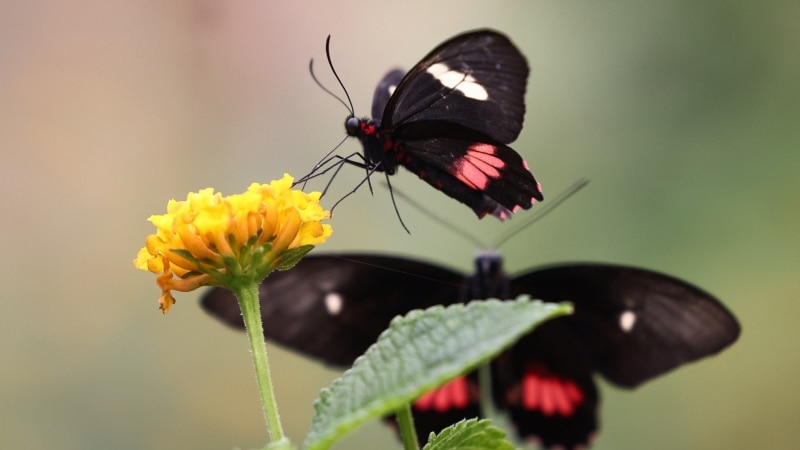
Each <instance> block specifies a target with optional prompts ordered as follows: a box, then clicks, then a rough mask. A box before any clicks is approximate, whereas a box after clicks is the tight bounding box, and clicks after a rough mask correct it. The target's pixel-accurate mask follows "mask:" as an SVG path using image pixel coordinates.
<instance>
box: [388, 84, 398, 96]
mask: <svg viewBox="0 0 800 450" xmlns="http://www.w3.org/2000/svg"><path fill="white" fill-rule="evenodd" d="M395 89H397V86H395V85H391V86H389V95H392V94H394V91H395Z"/></svg>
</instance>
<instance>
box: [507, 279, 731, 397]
mask: <svg viewBox="0 0 800 450" xmlns="http://www.w3.org/2000/svg"><path fill="white" fill-rule="evenodd" d="M511 290H512V294H514V295H517V294H521V293H528V294H531V295H532V296H533V297H534V298H540V299H542V300H545V301H562V300H567V301H570V302H572V303H573V304H574V305H575V313H574V315H572V316H570V317H566V318H564V319H563V320H564V322H566V323H568V324H569V325H570V326H571V328H572V330H573V332H574V333H575V335H576V336H578V337H579V338H581V340H582V341H583V344H584V346H585V347H586V349H587V350H586V351H587V352H588V354H589V358H590V359H591V362H592V365H593V367H594V368H595V369H596V370H597V371H599V372H600V373H602V374H603V375H604V376H605V377H606V378H608V379H609V380H610V381H612V382H614V383H616V384H618V385H621V386H625V387H635V386H637V385H638V384H640V383H642V382H644V381H646V380H648V379H650V378H652V377H655V376H657V375H660V374H662V373H664V372H667V371H669V370H671V369H673V368H675V367H677V366H679V365H681V364H684V363H688V362H691V361H695V360H697V359H699V358H702V357H705V356H708V355H711V354H714V353H717V352H719V351H721V350H722V349H724V348H725V347H727V346H728V345H730V344H731V343H732V342H734V341H735V340H736V339H737V337H738V336H739V331H740V328H739V324H738V323H737V321H736V319H735V317H734V316H733V315H732V314H731V313H730V312H729V311H728V310H727V309H726V308H725V307H724V306H723V305H722V304H721V303H720V302H719V301H718V300H717V299H715V298H714V297H712V296H711V295H709V294H708V293H706V292H704V291H702V290H700V289H699V288H697V287H695V286H692V285H691V284H689V283H686V282H684V281H682V280H678V279H677V278H673V277H671V276H668V275H663V274H660V273H656V272H653V271H649V270H644V269H637V268H633V267H625V266H615V265H607V264H580V265H563V266H552V267H548V268H541V269H536V270H533V271H531V272H529V273H527V274H525V275H522V276H519V277H516V278H514V279H513V281H512V284H511Z"/></svg>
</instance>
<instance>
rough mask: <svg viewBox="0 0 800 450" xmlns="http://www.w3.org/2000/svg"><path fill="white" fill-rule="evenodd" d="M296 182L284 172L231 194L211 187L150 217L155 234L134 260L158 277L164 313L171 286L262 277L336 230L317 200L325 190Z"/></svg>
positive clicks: (184, 289)
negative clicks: (300, 187) (297, 187)
mask: <svg viewBox="0 0 800 450" xmlns="http://www.w3.org/2000/svg"><path fill="white" fill-rule="evenodd" d="M292 181H293V179H292V177H291V176H289V175H288V174H285V175H284V176H283V178H282V179H280V180H275V181H273V182H271V183H270V184H257V183H253V184H251V185H250V187H249V188H248V189H247V192H245V193H243V194H237V195H231V196H228V197H223V196H222V194H221V193H219V192H217V193H215V192H214V189H212V188H206V189H203V190H201V191H199V192H196V193H195V192H192V193H190V194H189V195H188V196H187V198H186V200H185V201H175V200H170V201H169V203H168V204H167V213H166V214H163V215H159V216H150V218H149V219H148V220H149V221H150V222H152V223H153V224H154V225H155V226H156V233H155V234H151V235H150V236H148V237H147V239H146V240H145V247H144V248H142V249H141V250H139V254H138V255H137V257H136V259H135V260H134V261H133V263H134V265H135V266H136V267H137V268H139V269H142V270H147V271H150V272H153V273H155V274H158V275H159V276H158V277H157V279H156V283H157V284H158V286H159V287H160V288H161V299H160V300H159V303H160V305H161V306H160V309H161V311H163V312H164V314H166V313H167V312H168V311H169V308H170V306H172V305H173V304H174V303H175V298H174V297H173V296H172V293H171V291H173V290H174V291H180V292H188V291H191V290H194V289H196V288H198V287H200V286H207V285H216V286H224V287H230V286H233V285H236V283H243V282H260V281H261V280H263V279H264V277H266V276H267V275H268V274H269V273H270V272H271V271H272V270H275V269H279V270H284V269H288V268H289V267H291V266H293V265H294V264H296V263H297V261H299V260H300V258H302V256H303V255H305V254H306V253H307V252H308V251H309V250H311V249H312V248H313V247H314V245H315V244H319V243H322V242H324V241H325V240H326V239H327V238H328V237H329V236H330V235H331V233H332V229H331V226H330V225H328V224H322V223H321V221H322V220H324V219H327V218H329V217H330V211H326V210H324V209H323V208H322V206H320V204H319V198H320V195H321V194H320V193H319V192H312V193H310V194H307V193H305V192H303V191H300V190H292Z"/></svg>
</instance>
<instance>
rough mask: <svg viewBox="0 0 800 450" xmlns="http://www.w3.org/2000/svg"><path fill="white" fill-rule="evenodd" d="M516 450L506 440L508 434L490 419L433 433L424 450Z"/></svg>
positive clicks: (468, 422) (470, 420) (474, 421)
mask: <svg viewBox="0 0 800 450" xmlns="http://www.w3.org/2000/svg"><path fill="white" fill-rule="evenodd" d="M450 449H459V450H471V449H475V450H479V449H480V450H514V446H513V445H511V443H510V442H508V441H507V440H506V433H505V432H504V431H503V430H501V429H500V428H497V427H495V426H492V421H491V420H489V419H484V420H478V419H469V420H462V421H460V422H458V423H457V424H455V425H450V426H449V427H447V428H445V429H444V430H442V432H441V433H439V434H434V433H431V435H430V437H429V438H428V443H427V444H426V445H425V447H423V448H422V450H450Z"/></svg>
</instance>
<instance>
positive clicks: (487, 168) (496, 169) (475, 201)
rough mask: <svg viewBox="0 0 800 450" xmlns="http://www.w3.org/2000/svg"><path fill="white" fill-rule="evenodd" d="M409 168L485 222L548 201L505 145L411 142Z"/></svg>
mask: <svg viewBox="0 0 800 450" xmlns="http://www.w3.org/2000/svg"><path fill="white" fill-rule="evenodd" d="M404 150H405V151H407V152H408V153H409V154H412V155H413V158H409V160H408V161H406V164H405V166H406V168H407V169H409V170H411V171H412V172H414V173H416V174H417V175H418V176H419V177H420V178H422V179H423V180H425V181H426V182H428V183H429V184H431V185H432V186H434V187H435V188H437V189H439V190H441V191H442V192H444V193H445V194H447V195H449V196H451V197H453V198H456V199H458V200H459V201H461V202H462V203H464V204H466V205H467V206H469V207H470V208H472V210H473V211H474V212H475V213H476V214H477V215H478V216H479V217H482V216H483V215H484V214H486V213H487V212H491V213H492V214H494V215H495V216H498V217H499V218H501V219H505V218H508V217H509V216H510V215H511V214H512V213H514V212H516V211H518V210H519V209H528V208H530V207H531V205H533V203H534V202H536V201H537V200H542V199H543V197H542V195H541V190H540V189H539V187H538V183H537V182H536V180H535V179H534V178H533V176H532V175H531V173H530V172H529V171H528V170H527V164H526V163H525V161H524V160H522V158H521V157H520V156H519V154H518V153H517V152H515V151H514V150H512V149H511V148H510V147H508V146H506V145H503V144H486V143H480V142H475V141H470V140H465V139H455V138H453V139H451V138H437V139H429V140H419V141H416V140H409V141H405V142H404Z"/></svg>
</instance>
